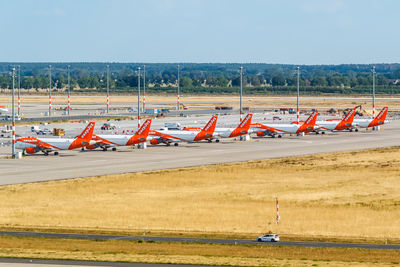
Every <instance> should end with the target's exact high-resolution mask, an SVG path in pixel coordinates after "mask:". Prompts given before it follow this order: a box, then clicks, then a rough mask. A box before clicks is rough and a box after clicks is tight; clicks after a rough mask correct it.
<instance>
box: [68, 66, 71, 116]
mask: <svg viewBox="0 0 400 267" xmlns="http://www.w3.org/2000/svg"><path fill="white" fill-rule="evenodd" d="M67 69H68V106H67V114H68V115H69V112H70V110H71V99H70V98H71V73H70V72H71V66H70V65H68V66H67Z"/></svg>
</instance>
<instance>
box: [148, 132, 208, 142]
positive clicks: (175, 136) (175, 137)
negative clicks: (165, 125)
mask: <svg viewBox="0 0 400 267" xmlns="http://www.w3.org/2000/svg"><path fill="white" fill-rule="evenodd" d="M157 132H159V133H161V134H162V135H165V137H163V136H158V135H154V134H151V135H152V136H154V138H156V137H160V138H164V139H168V140H170V141H173V142H182V141H185V142H193V141H194V139H195V137H196V136H197V135H198V134H199V132H200V131H185V130H157ZM210 137H212V136H210Z"/></svg>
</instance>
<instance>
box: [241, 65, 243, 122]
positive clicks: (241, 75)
mask: <svg viewBox="0 0 400 267" xmlns="http://www.w3.org/2000/svg"><path fill="white" fill-rule="evenodd" d="M242 95H243V67H240V121H242V118H243V109H242Z"/></svg>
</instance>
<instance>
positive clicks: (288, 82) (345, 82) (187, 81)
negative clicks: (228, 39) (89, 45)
mask: <svg viewBox="0 0 400 267" xmlns="http://www.w3.org/2000/svg"><path fill="white" fill-rule="evenodd" d="M160 76H161V75H160ZM16 82H17V80H16ZM109 82H110V86H111V88H125V87H130V88H133V87H137V84H138V78H137V75H127V76H121V75H117V76H112V77H110V80H109ZM393 82H394V81H393V80H390V79H387V78H386V77H385V76H384V75H377V77H376V85H382V86H389V85H393ZM52 84H53V87H55V88H57V89H63V88H65V87H66V86H67V79H66V78H65V77H64V76H63V75H59V76H56V77H53V79H52ZM70 84H71V88H72V89H77V88H81V89H83V88H88V89H101V88H105V87H106V79H105V77H99V76H96V75H89V76H82V77H79V78H77V79H76V78H71V80H70ZM146 84H147V86H148V87H165V86H176V85H177V79H176V77H168V78H167V79H165V80H164V79H163V78H160V77H157V76H156V77H151V76H150V77H146ZM296 84H297V78H296V77H292V78H285V77H283V76H280V75H277V76H273V77H272V78H271V79H266V78H265V77H264V76H263V75H254V76H244V77H243V85H244V86H245V87H249V86H252V87H258V86H266V87H269V86H296ZM371 84H372V76H364V75H359V76H356V77H354V78H349V77H347V76H338V75H335V76H328V77H325V76H315V77H313V78H312V79H307V78H304V77H301V78H300V85H301V86H308V87H309V86H316V87H321V86H322V87H324V86H325V87H326V86H327V87H348V88H355V87H358V86H371ZM399 85H400V82H399ZM180 86H181V87H186V88H193V87H201V86H203V87H237V86H240V78H239V76H238V77H234V78H232V79H231V80H229V79H228V78H227V77H224V76H207V77H201V78H196V77H193V78H191V77H187V76H183V77H181V78H180ZM11 87H12V79H11V77H9V76H0V88H2V89H7V88H11ZM21 87H22V88H25V89H32V88H35V89H39V88H48V87H49V77H48V76H35V77H22V78H21Z"/></svg>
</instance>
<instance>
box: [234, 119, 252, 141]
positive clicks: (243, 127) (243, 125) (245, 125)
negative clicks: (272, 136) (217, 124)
mask: <svg viewBox="0 0 400 267" xmlns="http://www.w3.org/2000/svg"><path fill="white" fill-rule="evenodd" d="M252 117H253V114H247V116H246V117H244V119H243V120H242V121H241V122H240V123H239V126H238V127H237V128H236V129H235V130H233V131H232V133H231V135H230V136H229V137H236V136H240V135H244V134H247V133H248V131H249V129H250V125H251V118H252Z"/></svg>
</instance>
